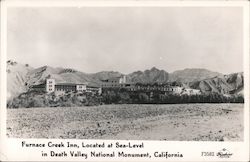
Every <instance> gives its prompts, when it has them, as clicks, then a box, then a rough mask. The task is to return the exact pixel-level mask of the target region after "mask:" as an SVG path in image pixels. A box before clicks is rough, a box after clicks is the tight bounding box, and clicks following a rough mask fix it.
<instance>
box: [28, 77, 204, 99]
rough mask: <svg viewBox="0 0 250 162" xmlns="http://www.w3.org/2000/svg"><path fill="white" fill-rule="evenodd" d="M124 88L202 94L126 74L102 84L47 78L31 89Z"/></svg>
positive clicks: (59, 91) (98, 91) (58, 91)
mask: <svg viewBox="0 0 250 162" xmlns="http://www.w3.org/2000/svg"><path fill="white" fill-rule="evenodd" d="M109 88H111V89H116V88H124V89H126V90H128V91H143V92H155V91H157V92H161V93H164V94H169V93H172V94H180V95H181V94H188V95H195V94H200V93H201V92H200V90H198V89H190V88H184V87H181V86H172V85H171V84H170V83H154V84H144V83H131V82H128V81H127V78H126V76H125V75H123V76H120V77H113V78H109V79H105V80H101V83H100V86H90V85H89V84H88V83H56V81H55V79H46V81H45V83H43V84H39V85H32V86H31V87H30V89H31V90H36V91H45V92H47V93H52V92H55V93H56V94H64V93H66V92H89V93H92V94H98V95H101V94H102V90H103V89H109Z"/></svg>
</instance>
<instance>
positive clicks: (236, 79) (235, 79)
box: [189, 73, 244, 94]
mask: <svg viewBox="0 0 250 162" xmlns="http://www.w3.org/2000/svg"><path fill="white" fill-rule="evenodd" d="M189 86H190V87H191V88H194V89H200V90H201V91H202V92H204V93H207V92H217V93H222V94H243V87H244V77H243V73H233V74H229V75H224V76H217V77H213V78H209V79H204V80H201V81H195V82H191V83H189Z"/></svg>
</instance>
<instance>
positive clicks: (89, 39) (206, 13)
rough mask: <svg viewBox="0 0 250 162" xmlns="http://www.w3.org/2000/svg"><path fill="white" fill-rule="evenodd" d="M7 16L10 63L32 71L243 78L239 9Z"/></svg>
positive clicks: (28, 11)
mask: <svg viewBox="0 0 250 162" xmlns="http://www.w3.org/2000/svg"><path fill="white" fill-rule="evenodd" d="M7 14H8V24H7V25H8V27H7V28H8V33H7V34H8V35H7V36H8V42H7V43H8V54H7V57H8V59H13V60H15V61H17V62H20V63H24V64H25V63H28V64H30V66H33V67H40V66H44V65H49V66H53V67H64V68H74V69H77V70H80V71H83V72H87V73H94V72H99V71H109V70H113V71H119V72H122V73H125V74H128V73H131V72H134V71H137V70H142V71H144V70H146V69H149V68H152V67H153V66H155V67H157V68H159V69H164V70H166V71H167V72H173V71H175V70H182V69H185V68H206V69H209V70H212V71H216V72H221V73H224V74H227V73H232V72H239V71H243V46H242V43H243V41H242V40H243V31H242V28H243V20H242V10H241V8H237V7H217V8H215V7H189V8H187V7H186V8H183V7H161V8H150V7H144V8H143V7H142V8H140V7H139V8H138V7H120V8H116V7H113V8H112V7H81V8H77V7H71V8H59V7H57V8H56V7H51V8H45V7H41V8H32V7H27V8H20V7H19V8H9V9H8V13H7Z"/></svg>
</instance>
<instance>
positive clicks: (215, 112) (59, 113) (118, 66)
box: [1, 5, 249, 150]
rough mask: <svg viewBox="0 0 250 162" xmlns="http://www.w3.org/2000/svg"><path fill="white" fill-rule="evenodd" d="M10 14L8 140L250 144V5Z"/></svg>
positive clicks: (45, 9)
mask: <svg viewBox="0 0 250 162" xmlns="http://www.w3.org/2000/svg"><path fill="white" fill-rule="evenodd" d="M6 13H7V16H6V22H7V24H6V38H7V42H6V55H5V57H4V58H6V59H3V60H2V62H3V61H4V64H5V65H6V66H5V67H6V69H5V70H6V71H5V76H6V93H5V97H6V102H5V104H6V107H5V108H6V134H5V135H6V137H7V138H8V139H69V140H74V139H77V140H139V141H162V142H164V141H176V142H178V141H179V142H218V143H223V142H244V141H245V140H246V138H247V137H245V135H246V132H245V131H248V128H246V127H245V124H244V120H246V119H245V113H247V112H248V111H249V110H248V108H247V107H246V105H245V104H246V103H248V99H247V98H246V97H249V96H246V95H249V94H248V90H246V89H245V86H244V85H246V84H245V82H246V79H247V80H248V79H249V76H246V73H247V74H249V73H248V70H249V69H246V68H245V67H248V65H245V64H246V62H245V60H244V58H248V57H246V56H245V55H246V54H245V46H244V41H245V37H244V30H243V29H244V25H245V22H244V21H245V20H244V11H243V7H241V6H237V5H235V6H234V5H231V6H222V5H220V6H157V5H156V6H154V5H151V6H150V5H148V6H140V5H135V6H112V5H111V6H105V7H104V6H84V5H83V6H66V5H65V6H60V7H58V6H35V7H32V6H28V7H27V6H21V7H19V6H14V7H8V8H7V10H6ZM247 55H249V54H247ZM246 77H248V78H246ZM246 93H247V94H246ZM1 99H2V98H1ZM1 108H3V107H1ZM246 109H247V110H246ZM219 149H220V148H218V150H219ZM221 149H222V148H221Z"/></svg>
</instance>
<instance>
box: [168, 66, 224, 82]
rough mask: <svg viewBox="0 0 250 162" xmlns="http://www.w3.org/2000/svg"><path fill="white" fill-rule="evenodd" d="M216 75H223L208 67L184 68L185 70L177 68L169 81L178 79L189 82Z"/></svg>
mask: <svg viewBox="0 0 250 162" xmlns="http://www.w3.org/2000/svg"><path fill="white" fill-rule="evenodd" d="M216 76H222V74H221V73H217V72H213V71H209V70H207V69H184V70H177V71H174V72H173V73H171V74H170V79H169V81H170V82H173V81H178V82H183V83H187V82H194V81H199V80H204V79H207V78H212V77H216Z"/></svg>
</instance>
